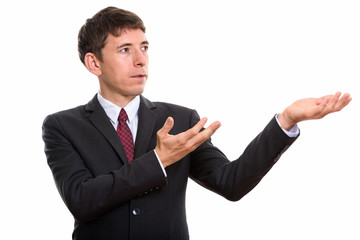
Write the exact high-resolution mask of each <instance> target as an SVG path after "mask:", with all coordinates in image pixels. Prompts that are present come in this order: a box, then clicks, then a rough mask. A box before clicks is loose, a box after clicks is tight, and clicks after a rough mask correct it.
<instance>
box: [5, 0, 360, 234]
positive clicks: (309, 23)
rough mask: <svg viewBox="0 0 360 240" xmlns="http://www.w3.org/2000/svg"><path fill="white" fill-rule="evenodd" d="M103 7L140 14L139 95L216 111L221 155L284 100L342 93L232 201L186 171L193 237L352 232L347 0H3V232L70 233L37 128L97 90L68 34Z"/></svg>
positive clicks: (356, 52) (355, 180) (356, 36)
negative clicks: (145, 70)
mask: <svg viewBox="0 0 360 240" xmlns="http://www.w3.org/2000/svg"><path fill="white" fill-rule="evenodd" d="M3 2H4V1H3ZM109 5H114V6H117V7H120V8H124V9H128V10H131V11H133V12H135V13H137V14H138V15H139V16H140V17H141V18H142V19H143V20H144V22H145V25H146V27H147V29H148V31H147V38H148V40H149V42H150V53H149V54H150V65H151V66H150V77H149V80H148V83H147V87H146V90H145V92H144V95H145V96H146V97H147V98H149V99H150V100H153V101H167V102H172V103H176V104H180V105H185V106H187V107H190V108H195V109H197V110H198V112H199V113H200V115H201V116H207V117H209V119H210V121H215V120H220V121H221V122H222V127H221V128H220V129H219V130H218V132H217V133H216V134H215V136H214V137H213V142H214V143H215V144H216V145H217V146H218V147H219V148H220V149H222V150H223V151H224V153H225V154H226V155H227V156H228V157H229V158H230V159H235V158H237V157H238V156H239V155H240V154H241V153H242V151H243V150H244V148H245V147H246V146H247V144H248V143H249V142H250V141H251V140H252V138H253V137H255V136H256V135H257V134H258V133H259V132H260V131H261V130H262V128H263V127H264V126H265V125H266V124H267V122H268V121H269V120H270V119H271V117H272V116H273V115H274V114H275V113H277V112H281V111H282V110H283V109H284V108H285V107H286V106H287V105H289V104H290V103H292V102H293V101H295V100H297V99H299V98H303V97H318V96H322V95H326V94H332V93H335V92H336V91H342V92H350V93H351V94H352V97H353V101H352V102H351V104H350V105H349V106H348V107H347V108H346V109H344V110H343V111H342V112H341V113H336V114H333V115H331V116H327V117H326V118H324V119H323V120H317V121H311V122H310V121H309V122H304V123H300V124H299V126H300V129H301V136H300V138H299V139H298V140H297V141H296V142H295V143H294V145H293V146H292V147H291V148H290V149H289V150H288V151H287V152H286V153H285V154H284V155H283V157H282V159H281V160H280V161H279V162H278V163H277V164H276V165H275V167H274V168H273V169H272V170H271V171H270V173H269V174H268V175H267V176H266V177H265V178H264V179H263V181H262V182H261V183H260V184H259V185H258V186H257V187H256V188H255V189H254V190H253V191H252V192H251V193H249V194H248V195H247V196H245V197H244V198H243V199H242V200H241V201H239V202H236V203H233V202H228V201H227V200H225V199H223V198H222V197H220V196H218V195H216V194H214V193H212V192H209V191H207V190H205V189H203V188H201V187H199V186H198V185H196V184H195V183H194V182H192V181H190V182H189V187H188V197H187V213H188V223H189V229H190V235H191V238H192V239H196V240H198V239H247V240H260V239H278V240H279V239H284V240H288V239H347V240H349V239H360V231H359V223H360V219H359V218H360V204H359V203H360V194H359V183H360V175H359V169H360V163H359V160H360V157H359V147H360V145H359V140H358V135H359V133H360V132H359V127H358V124H359V122H360V112H359V109H360V108H359V107H360V106H359V99H360V96H359V95H360V90H359V83H358V82H359V79H360V72H359V66H360V47H359V46H360V31H359V27H360V14H359V13H360V3H359V1H349V0H341V1H334V0H311V1H310V0H303V1H290V0H283V1H280V0H273V1H266V0H258V1H229V0H222V1H210V0H207V1H196V0H192V1H188V0H185V1H184V0H182V1H176V2H175V1H165V0H162V1H161V0H159V1H155V0H154V1H136V0H131V1H130V0H126V1H125V0H124V1H92V0H91V1H90V0H86V1H85V0H77V1H68V0H66V1H56V2H54V1H41V0H34V1H25V0H20V1H6V4H5V3H1V6H0V24H1V28H0V29H1V38H0V43H1V55H0V56H1V57H0V61H1V62H0V63H1V65H0V66H1V81H0V84H1V94H0V104H1V112H2V113H1V117H0V126H1V139H2V141H1V151H0V154H1V168H0V172H1V174H0V189H1V198H0V199H1V200H0V201H1V204H0V208H1V209H0V214H1V218H0V219H1V230H0V239H52V240H57V239H59V240H63V239H70V238H71V233H72V228H73V219H72V216H71V215H70V214H69V212H68V211H67V209H66V207H65V205H64V204H63V202H62V200H61V198H60V196H59V194H58V193H57V190H56V187H55V184H54V182H53V179H52V175H51V172H50V169H49V168H48V166H47V163H46V159H45V154H44V153H43V142H42V139H41V125H42V121H43V119H44V118H45V116H46V115H47V114H50V113H53V112H55V111H59V110H63V109H67V108H70V107H74V106H77V105H81V104H84V103H87V102H88V101H89V100H90V99H91V98H92V97H93V96H94V95H95V93H96V92H97V90H98V83H97V79H96V78H95V77H94V76H93V75H91V74H90V73H89V72H88V71H87V70H86V69H85V68H84V67H83V66H82V64H81V62H80V61H79V59H78V56H77V33H78V30H79V28H80V27H81V25H82V24H83V23H84V22H85V19H86V18H88V17H91V16H93V15H94V14H95V13H96V12H97V11H98V10H100V9H102V8H104V7H107V6H109ZM174 89H176V91H174ZM225 103H228V104H227V105H225V106H224V104H225Z"/></svg>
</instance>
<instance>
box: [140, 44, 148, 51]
mask: <svg viewBox="0 0 360 240" xmlns="http://www.w3.org/2000/svg"><path fill="white" fill-rule="evenodd" d="M148 49H149V46H147V45H145V46H142V47H141V51H143V52H146V51H147V50H148Z"/></svg>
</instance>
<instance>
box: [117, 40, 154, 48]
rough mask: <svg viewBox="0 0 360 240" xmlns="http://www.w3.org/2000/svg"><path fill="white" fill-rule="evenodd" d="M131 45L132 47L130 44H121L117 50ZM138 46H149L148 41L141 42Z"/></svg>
mask: <svg viewBox="0 0 360 240" xmlns="http://www.w3.org/2000/svg"><path fill="white" fill-rule="evenodd" d="M132 45H133V44H132V43H124V44H121V45H120V46H118V47H117V48H123V47H129V46H132ZM140 45H149V42H148V41H142V42H141V44H140Z"/></svg>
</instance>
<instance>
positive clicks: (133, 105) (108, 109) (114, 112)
mask: <svg viewBox="0 0 360 240" xmlns="http://www.w3.org/2000/svg"><path fill="white" fill-rule="evenodd" d="M97 99H98V101H99V103H100V105H101V106H102V108H103V109H104V111H105V113H106V115H107V116H108V117H109V118H110V120H111V121H112V122H113V123H117V121H118V117H119V114H120V111H121V107H119V106H117V105H115V104H114V103H112V102H110V101H109V100H106V99H105V98H103V96H101V94H100V93H98V94H97ZM139 107H140V96H136V97H135V98H134V99H133V100H131V102H129V103H128V104H127V105H126V106H125V107H124V109H125V111H126V114H127V115H128V121H129V123H131V121H132V120H133V119H134V117H135V116H136V114H137V113H138V110H139Z"/></svg>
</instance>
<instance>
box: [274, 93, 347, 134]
mask: <svg viewBox="0 0 360 240" xmlns="http://www.w3.org/2000/svg"><path fill="white" fill-rule="evenodd" d="M351 100H352V99H351V97H350V94H348V93H346V94H344V95H343V96H342V97H341V93H340V92H337V93H336V94H335V95H327V96H324V97H320V98H304V99H300V100H298V101H296V102H294V103H293V104H291V105H290V106H289V107H287V108H286V109H285V110H284V111H283V112H282V113H281V114H280V115H279V116H278V120H279V122H280V125H281V127H282V128H284V129H285V130H289V129H290V128H291V127H292V126H293V125H295V124H296V123H298V122H301V121H304V120H310V119H321V118H323V117H325V116H326V115H328V114H329V113H333V112H338V111H340V110H341V109H343V108H344V107H345V106H346V105H348V104H349V102H350V101H351Z"/></svg>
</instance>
